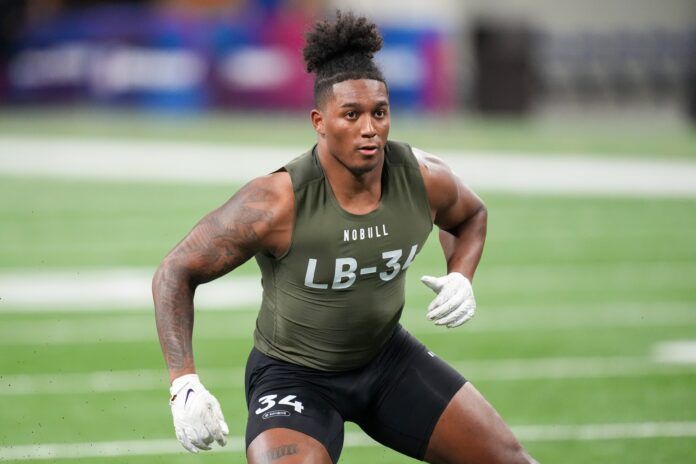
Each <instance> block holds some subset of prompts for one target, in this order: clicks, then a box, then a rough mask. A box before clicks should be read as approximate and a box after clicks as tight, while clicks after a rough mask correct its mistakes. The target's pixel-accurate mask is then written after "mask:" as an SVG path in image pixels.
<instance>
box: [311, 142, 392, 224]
mask: <svg viewBox="0 0 696 464" xmlns="http://www.w3.org/2000/svg"><path fill="white" fill-rule="evenodd" d="M317 156H318V158H319V163H321V167H322V168H323V170H324V174H325V175H326V179H327V180H328V182H329V185H331V190H332V191H333V193H334V196H335V198H336V200H337V201H338V203H339V204H340V205H341V207H342V208H343V209H345V210H346V211H348V212H351V213H353V214H365V213H368V212H370V211H372V210H374V209H375V208H377V206H378V205H379V201H380V199H381V197H382V170H383V168H384V160H383V159H382V160H381V162H380V163H378V164H377V166H376V167H375V168H374V169H371V170H370V171H366V172H360V173H355V172H353V171H351V170H350V169H349V168H348V167H346V166H345V165H344V164H343V163H341V162H340V161H339V160H338V159H336V157H334V156H333V155H332V154H331V152H330V151H329V150H328V147H326V145H325V144H322V143H321V142H320V143H319V145H318V146H317Z"/></svg>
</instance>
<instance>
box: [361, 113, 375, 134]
mask: <svg viewBox="0 0 696 464" xmlns="http://www.w3.org/2000/svg"><path fill="white" fill-rule="evenodd" d="M360 134H361V135H362V136H363V137H366V138H368V137H374V136H375V135H376V134H377V133H376V132H375V124H374V121H373V120H372V118H371V117H370V116H369V115H365V116H364V117H363V121H362V125H361V127H360Z"/></svg>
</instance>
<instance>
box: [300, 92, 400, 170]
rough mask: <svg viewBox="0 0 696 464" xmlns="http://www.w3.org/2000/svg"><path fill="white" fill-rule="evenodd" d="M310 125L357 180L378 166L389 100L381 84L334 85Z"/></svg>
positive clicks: (382, 154) (385, 136) (314, 114)
mask: <svg viewBox="0 0 696 464" xmlns="http://www.w3.org/2000/svg"><path fill="white" fill-rule="evenodd" d="M312 122H313V123H314V126H315V128H316V130H317V132H318V133H319V135H320V136H321V137H322V138H324V140H325V143H326V146H327V148H328V151H329V153H330V154H331V155H332V156H333V157H334V158H335V159H336V160H337V161H338V162H339V163H341V164H342V165H343V166H345V167H346V168H347V169H348V170H349V171H350V172H352V173H353V174H354V175H356V176H358V175H361V174H364V173H366V172H369V171H371V170H373V169H375V168H376V167H377V166H379V165H380V164H381V163H382V162H383V160H384V146H385V144H386V143H387V137H388V136H389V125H390V120H389V96H388V95H387V88H386V86H385V85H384V83H383V82H380V81H376V80H372V79H358V80H348V81H343V82H339V83H337V84H334V85H333V95H332V96H330V97H328V98H327V100H326V102H325V103H324V105H323V108H322V109H321V110H320V111H316V110H315V111H314V112H313V113H312Z"/></svg>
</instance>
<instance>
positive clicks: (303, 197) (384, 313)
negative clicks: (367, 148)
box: [254, 142, 433, 371]
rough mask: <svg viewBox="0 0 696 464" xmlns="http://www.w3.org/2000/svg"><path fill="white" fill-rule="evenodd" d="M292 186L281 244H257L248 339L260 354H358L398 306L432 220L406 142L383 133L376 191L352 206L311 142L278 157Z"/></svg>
mask: <svg viewBox="0 0 696 464" xmlns="http://www.w3.org/2000/svg"><path fill="white" fill-rule="evenodd" d="M285 169H286V170H287V171H288V173H289V174H290V178H291V180H292V186H293V191H294V193H295V223H294V229H293V236H292V241H291V244H290V248H289V249H288V251H287V252H286V253H285V254H284V255H283V256H280V257H278V258H275V257H273V256H272V255H270V254H267V253H259V254H257V255H256V260H257V261H258V263H259V267H260V268H261V273H262V284H263V301H262V303H261V311H260V312H259V316H258V318H257V320H256V330H255V331H254V345H255V346H256V348H257V349H258V350H260V351H261V352H262V353H264V354H266V355H267V356H270V357H273V358H277V359H281V360H283V361H287V362H290V363H293V364H299V365H302V366H306V367H311V368H314V369H320V370H325V371H343V370H349V369H354V368H357V367H360V366H362V365H365V364H367V362H369V361H370V360H371V359H372V358H373V357H374V356H375V355H376V354H377V352H378V351H379V350H380V348H381V347H382V346H383V345H384V343H385V342H386V341H387V340H388V338H389V336H390V335H391V333H392V331H393V330H394V328H395V326H396V324H397V322H398V321H399V318H400V316H401V310H402V308H403V306H404V300H405V293H404V283H405V279H404V275H405V271H406V269H408V267H409V266H410V265H411V264H412V263H413V260H414V259H415V257H416V255H417V254H418V253H419V252H420V251H421V248H422V246H423V243H424V242H425V240H426V239H427V238H428V234H429V233H430V231H431V229H432V225H433V223H432V220H431V217H430V209H429V205H428V199H427V195H426V191H425V185H424V183H423V178H422V177H421V174H420V170H419V167H418V162H417V160H416V158H415V156H414V155H413V151H412V150H411V147H410V146H408V145H406V144H403V143H398V142H388V143H387V145H386V147H385V164H384V169H383V173H382V197H381V200H380V204H379V206H378V207H377V209H375V210H374V211H372V212H370V213H368V214H363V215H356V214H351V213H349V212H347V211H345V210H344V209H343V208H341V206H340V205H339V204H338V201H337V200H336V197H335V196H334V194H333V191H332V190H331V186H330V185H329V182H328V180H327V179H326V177H325V176H324V171H323V169H322V167H321V165H320V164H319V159H318V157H317V154H316V147H315V148H314V149H312V150H310V151H309V152H307V153H305V154H304V155H302V156H300V157H298V158H296V159H294V160H293V161H291V162H290V163H288V164H287V165H286V166H285Z"/></svg>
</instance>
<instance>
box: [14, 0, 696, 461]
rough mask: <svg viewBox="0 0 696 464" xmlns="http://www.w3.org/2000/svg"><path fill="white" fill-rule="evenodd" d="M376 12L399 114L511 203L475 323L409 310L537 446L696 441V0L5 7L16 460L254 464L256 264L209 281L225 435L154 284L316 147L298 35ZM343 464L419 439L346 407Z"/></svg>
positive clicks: (212, 384)
mask: <svg viewBox="0 0 696 464" xmlns="http://www.w3.org/2000/svg"><path fill="white" fill-rule="evenodd" d="M336 8H342V9H352V10H354V11H357V12H361V13H366V14H368V15H370V16H371V17H372V18H374V19H375V20H376V21H377V22H378V24H379V25H380V27H381V28H382V31H383V32H384V36H385V42H386V43H385V48H384V50H383V51H382V52H380V54H379V60H380V63H381V65H382V66H383V68H384V71H385V74H386V76H387V79H388V80H389V82H390V91H391V98H392V103H393V105H394V109H395V114H394V117H393V130H392V135H393V138H395V139H401V140H406V141H409V142H411V143H412V144H414V145H416V146H419V147H420V148H423V149H425V150H428V151H431V152H433V153H436V154H440V155H442V156H443V157H444V158H445V159H446V161H447V162H448V163H450V164H451V165H452V166H453V168H454V169H455V170H456V171H457V172H458V173H459V174H460V175H461V176H462V177H463V178H464V180H465V181H466V182H467V183H469V184H470V185H471V186H472V187H474V188H475V189H476V190H477V191H478V192H479V193H480V194H481V196H482V197H483V199H484V200H485V201H486V202H487V204H488V206H489V210H490V226H489V239H488V244H487V248H486V251H485V254H484V258H483V261H482V263H481V266H480V268H479V272H478V274H477V278H476V282H475V287H476V291H477V300H478V303H479V312H478V314H477V316H476V318H475V319H474V320H473V321H472V322H470V323H469V324H467V325H466V326H465V327H462V328H460V329H458V330H452V331H447V330H437V329H436V328H434V327H431V326H430V325H429V324H428V323H427V321H426V320H425V319H424V317H423V314H424V308H425V306H426V305H427V303H428V302H429V299H430V294H429V293H428V291H427V289H425V288H424V287H422V286H421V284H420V283H418V277H419V276H420V275H421V274H424V273H430V274H438V273H441V272H443V271H444V266H443V262H442V258H441V253H440V252H439V251H438V249H437V244H436V241H435V240H430V241H429V243H428V247H427V248H426V249H425V250H424V252H423V253H421V255H420V257H419V260H418V261H417V262H416V263H415V264H414V265H413V266H412V268H413V270H412V271H411V272H410V275H409V286H408V294H407V309H406V311H405V315H404V325H405V326H406V327H407V328H408V329H409V330H411V331H412V332H414V333H415V334H416V335H417V336H418V337H419V338H420V339H422V340H424V341H425V343H426V344H428V346H429V347H430V348H431V349H432V350H433V351H435V352H437V353H438V354H439V355H440V356H442V357H443V358H445V359H447V360H449V361H450V362H452V363H453V364H454V365H455V366H457V368H459V369H460V370H461V372H462V373H463V374H464V375H465V376H466V377H468V378H470V379H471V380H472V381H473V382H474V383H475V384H476V385H477V386H478V388H479V389H480V390H481V391H482V392H483V393H484V395H486V397H487V398H488V399H489V400H490V401H491V402H492V403H493V404H494V405H495V406H496V407H497V409H498V410H499V411H500V412H501V414H502V416H503V417H504V418H505V419H506V420H507V421H508V422H509V423H510V424H511V425H512V426H513V428H514V430H515V431H516V432H517V434H518V436H519V437H520V439H521V440H522V441H523V442H524V444H525V446H526V447H527V448H529V449H530V451H531V452H532V453H533V454H534V455H535V456H536V457H537V459H539V460H540V461H541V462H563V463H587V462H630V463H658V462H659V463H664V462H675V463H687V462H696V395H695V394H694V392H695V391H696V241H695V240H694V236H695V233H694V230H696V124H694V122H695V120H696V6H694V4H693V1H691V0H664V1H662V2H654V1H648V0H607V1H603V2H595V1H590V2H587V1H586V2H581V1H578V0H556V1H551V0H515V1H507V2H504V1H497V0H496V1H490V0H489V1H483V0H470V1H467V2H459V1H456V0H434V1H430V2H419V1H396V0H382V1H380V2H368V1H362V0H360V1H358V0H353V1H351V0H294V1H293V0H286V1H281V0H227V1H222V0H205V1H203V0H199V1H193V0H157V1H155V0H153V1H133V0H131V1H121V2H107V1H93V0H92V1H90V0H35V1H11V0H3V1H0V345H2V353H3V354H2V356H0V380H1V382H0V397H2V400H3V406H2V408H0V425H1V427H0V461H8V462H10V461H36V462H39V461H43V462H46V461H47V460H48V461H51V462H73V461H74V462H78V463H87V462H89V463H112V462H113V463H146V462H147V463H159V462H162V463H164V462H167V463H172V462H174V463H178V462H181V463H184V462H211V463H213V462H227V463H230V462H234V463H237V462H239V463H241V462H244V457H243V455H244V453H243V438H242V437H243V433H244V423H245V417H246V415H245V412H244V410H245V405H244V398H243V385H242V383H243V382H242V371H243V366H244V362H245V359H246V355H247V353H248V351H249V349H250V347H251V332H252V329H253V324H254V318H255V314H256V310H257V306H258V302H259V293H260V285H259V283H258V274H257V272H256V270H255V267H254V265H253V263H251V264H249V265H245V266H244V267H243V268H241V269H240V270H239V271H236V272H234V273H233V275H231V276H228V277H225V278H224V279H222V281H221V282H216V283H213V284H209V285H206V286H204V287H202V288H201V289H200V291H199V293H200V294H199V295H198V298H197V319H196V321H197V322H196V334H195V338H194V341H195V348H196V356H197V364H198V366H199V370H200V371H201V376H202V379H203V381H204V383H205V384H206V385H207V386H208V388H210V389H211V390H212V391H213V392H214V393H215V394H216V395H217V396H218V398H219V399H220V400H221V403H222V406H223V410H224V412H225V414H226V416H227V420H228V423H229V424H230V428H231V439H230V443H229V445H228V447H227V448H225V449H223V450H222V451H220V452H213V453H208V454H201V455H198V456H191V455H188V454H187V453H186V452H185V451H184V450H183V449H182V448H181V447H180V446H179V444H178V443H177V442H176V440H175V439H174V435H173V430H172V426H171V419H170V413H169V410H168V407H167V381H166V372H165V367H164V363H163V360H162V356H161V353H160V349H159V345H158V342H157V337H156V332H155V328H154V318H153V314H152V308H151V303H150V296H149V279H150V276H151V274H152V272H153V270H154V268H155V266H157V264H158V263H159V261H160V259H161V258H162V257H163V256H164V254H165V253H166V252H167V251H168V250H169V249H170V248H171V247H172V246H173V245H174V244H175V243H176V242H177V241H178V240H179V239H180V238H181V237H182V236H183V235H184V234H185V233H186V232H187V231H188V230H189V229H190V227H191V226H192V225H193V224H194V223H195V221H196V220H197V219H198V218H200V217H201V216H202V215H203V214H204V213H205V212H207V211H209V210H211V209H213V208H214V207H216V206H217V205H219V204H220V203H221V202H223V201H224V200H225V199H226V198H227V197H229V196H230V195H231V194H232V193H233V192H234V191H235V189H236V188H238V187H239V186H240V185H241V184H242V183H243V182H244V181H245V180H246V179H249V178H250V177H251V176H253V175H256V174H263V173H265V172H268V171H269V170H271V169H274V168H276V167H277V166H279V165H280V164H281V163H282V162H283V161H285V160H288V159H290V158H292V157H293V156H295V155H297V154H299V153H301V152H303V151H304V150H306V149H307V147H309V146H310V144H311V143H313V140H314V136H313V133H312V130H311V127H310V125H309V121H308V118H307V113H308V109H309V108H310V107H311V78H310V77H309V76H308V75H306V74H305V73H304V70H303V66H302V61H301V47H302V43H303V36H302V34H303V31H304V29H305V28H306V27H307V26H308V25H309V24H311V23H312V22H313V21H314V20H315V19H316V18H318V17H322V16H325V15H327V14H331V12H332V11H333V10H335V9H336ZM341 461H342V462H345V463H405V462H409V461H410V459H408V458H405V457H402V456H399V455H397V454H396V453H394V452H392V451H390V450H387V449H384V448H382V447H380V446H378V445H376V444H375V443H374V442H371V441H370V440H369V439H368V438H367V437H366V436H365V435H364V434H362V433H361V432H360V431H359V429H358V428H357V427H355V426H353V425H352V424H348V425H347V439H346V447H345V449H344V452H343V456H342V459H341Z"/></svg>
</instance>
